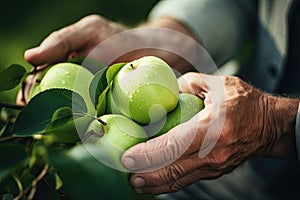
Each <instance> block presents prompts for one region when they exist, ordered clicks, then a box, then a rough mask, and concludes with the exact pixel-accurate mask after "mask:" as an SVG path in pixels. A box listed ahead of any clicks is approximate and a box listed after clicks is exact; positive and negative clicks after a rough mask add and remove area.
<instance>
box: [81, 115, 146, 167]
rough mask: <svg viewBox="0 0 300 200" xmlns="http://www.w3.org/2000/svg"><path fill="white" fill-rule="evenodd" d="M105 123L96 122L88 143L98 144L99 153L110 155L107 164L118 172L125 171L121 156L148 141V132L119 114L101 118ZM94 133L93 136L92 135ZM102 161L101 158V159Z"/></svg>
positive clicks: (91, 126)
mask: <svg viewBox="0 0 300 200" xmlns="http://www.w3.org/2000/svg"><path fill="white" fill-rule="evenodd" d="M100 119H101V120H102V121H103V122H104V123H105V124H103V122H99V121H98V120H94V121H93V122H92V123H91V124H90V126H89V128H88V129H87V133H86V134H87V135H91V136H89V137H88V139H87V140H86V142H87V143H96V144H97V146H98V147H99V151H102V152H104V153H105V154H109V155H110V157H109V160H108V159H107V158H106V159H105V160H102V161H103V162H104V163H105V164H107V165H109V166H111V167H114V168H115V169H118V170H125V168H124V167H123V165H122V164H121V156H122V154H123V153H124V151H126V150H127V149H129V148H130V147H132V146H134V145H136V144H138V143H140V142H145V141H147V140H148V135H147V133H146V131H145V130H144V129H143V128H142V126H140V125H139V124H138V123H136V122H135V121H133V120H131V119H129V118H128V117H126V116H123V115H119V114H105V115H103V116H101V117H100ZM91 133H92V134H91ZM100 160H101V158H100Z"/></svg>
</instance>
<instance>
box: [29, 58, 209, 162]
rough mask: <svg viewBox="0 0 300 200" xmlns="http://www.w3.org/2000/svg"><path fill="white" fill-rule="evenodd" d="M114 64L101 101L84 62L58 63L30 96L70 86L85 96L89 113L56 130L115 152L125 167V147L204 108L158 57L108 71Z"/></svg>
mask: <svg viewBox="0 0 300 200" xmlns="http://www.w3.org/2000/svg"><path fill="white" fill-rule="evenodd" d="M110 68H111V69H112V66H110V67H108V68H106V69H104V70H103V72H102V74H101V75H102V76H104V77H108V78H107V79H105V80H107V83H105V84H104V85H105V87H102V89H101V91H95V94H96V99H97V102H93V98H92V97H91V96H92V95H91V94H90V92H91V91H90V89H91V84H92V82H93V81H95V77H94V75H93V74H92V73H91V72H90V71H88V70H87V69H85V68H84V67H82V66H81V65H78V64H74V63H59V64H56V65H54V66H52V67H51V68H50V69H48V70H47V71H45V73H43V74H41V76H40V77H39V78H38V79H39V81H37V82H36V83H35V85H34V86H33V87H32V89H31V92H30V94H29V99H30V98H33V97H34V96H35V95H36V94H38V93H39V92H42V91H45V90H48V89H51V88H65V89H69V90H72V91H75V92H77V93H78V94H80V95H81V96H82V97H83V98H84V100H85V102H86V104H87V108H88V115H87V116H88V117H86V118H79V119H78V121H77V122H76V121H75V122H74V121H73V122H69V123H67V124H65V125H63V126H62V127H59V128H58V129H57V130H55V131H57V132H59V133H56V134H54V135H56V137H57V139H58V140H61V141H62V142H66V141H67V142H68V141H71V142H72V141H74V140H78V139H79V138H88V139H87V141H89V142H94V143H97V144H99V148H100V149H101V150H103V151H107V152H110V154H111V155H112V160H111V162H112V163H118V165H120V158H121V155H122V153H123V152H124V151H125V150H127V149H128V148H130V147H132V146H133V145H135V144H137V143H140V142H143V141H146V140H148V139H149V138H151V137H156V136H158V135H161V134H163V133H165V132H167V131H169V130H170V129H171V128H173V127H175V126H177V125H178V124H180V123H183V122H185V121H187V120H189V119H191V118H192V117H193V116H194V115H195V114H196V113H198V112H199V111H201V110H202V109H203V107H204V104H203V101H202V99H200V98H199V97H197V96H196V95H193V94H185V93H179V89H178V83H177V78H176V75H175V73H174V71H173V70H172V68H171V67H170V66H169V65H168V64H167V63H166V62H165V61H163V60H162V59H160V58H158V57H155V56H145V57H142V58H140V59H137V60H134V61H132V62H129V63H124V64H122V65H118V67H117V68H115V69H113V70H110V71H109V69H110ZM112 71H113V73H112ZM99 81H103V79H99ZM97 84H100V85H101V84H102V83H101V82H100V83H97ZM102 85H103V84H102ZM97 88H98V87H97ZM103 102H104V103H103ZM76 124H80V125H82V127H84V128H82V129H83V130H81V131H83V132H84V134H83V135H82V134H78V126H76ZM52 132H53V130H52ZM78 135H80V137H79V136H78ZM59 136H61V137H59Z"/></svg>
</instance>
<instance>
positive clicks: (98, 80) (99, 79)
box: [89, 67, 108, 108]
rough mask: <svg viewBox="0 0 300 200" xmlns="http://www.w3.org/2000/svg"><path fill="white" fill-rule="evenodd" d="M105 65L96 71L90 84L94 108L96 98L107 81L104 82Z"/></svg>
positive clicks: (96, 101) (96, 102)
mask: <svg viewBox="0 0 300 200" xmlns="http://www.w3.org/2000/svg"><path fill="white" fill-rule="evenodd" d="M107 69H108V68H107V67H105V68H103V69H101V70H100V71H98V72H97V73H96V74H95V76H94V78H93V80H92V82H91V84H90V88H89V91H90V97H91V100H92V102H93V104H94V105H95V108H96V106H97V104H98V99H99V96H100V94H101V93H102V92H103V91H104V90H105V88H106V87H107V82H106V71H107Z"/></svg>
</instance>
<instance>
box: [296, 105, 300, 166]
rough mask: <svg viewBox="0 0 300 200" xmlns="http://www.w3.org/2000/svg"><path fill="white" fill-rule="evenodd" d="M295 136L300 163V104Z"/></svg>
mask: <svg viewBox="0 0 300 200" xmlns="http://www.w3.org/2000/svg"><path fill="white" fill-rule="evenodd" d="M295 134H296V149H297V156H298V160H299V161H300V103H299V106H298V112H297V117H296V127H295Z"/></svg>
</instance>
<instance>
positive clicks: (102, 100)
mask: <svg viewBox="0 0 300 200" xmlns="http://www.w3.org/2000/svg"><path fill="white" fill-rule="evenodd" d="M109 88H110V87H109V86H107V87H106V88H105V90H104V91H103V92H102V93H101V95H100V96H99V100H98V104H97V106H96V110H97V117H100V116H101V115H103V114H104V113H105V111H106V103H107V101H106V99H107V98H106V94H107V92H108V91H109Z"/></svg>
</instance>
